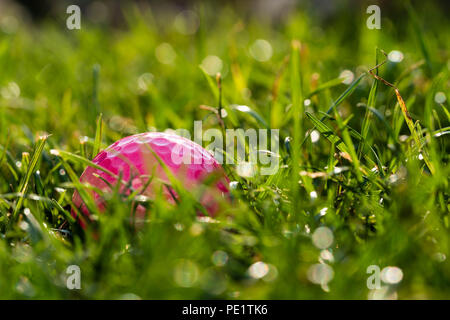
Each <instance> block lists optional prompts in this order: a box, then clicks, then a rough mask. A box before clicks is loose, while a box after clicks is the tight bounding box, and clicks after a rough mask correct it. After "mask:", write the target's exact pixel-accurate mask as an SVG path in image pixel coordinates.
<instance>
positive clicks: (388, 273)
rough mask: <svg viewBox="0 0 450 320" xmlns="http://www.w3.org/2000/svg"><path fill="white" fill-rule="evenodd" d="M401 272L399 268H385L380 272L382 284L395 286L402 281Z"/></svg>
mask: <svg viewBox="0 0 450 320" xmlns="http://www.w3.org/2000/svg"><path fill="white" fill-rule="evenodd" d="M402 279H403V271H402V269H400V268H399V267H391V266H389V267H385V268H383V270H381V280H383V282H384V283H388V284H396V283H399V282H400V281H402Z"/></svg>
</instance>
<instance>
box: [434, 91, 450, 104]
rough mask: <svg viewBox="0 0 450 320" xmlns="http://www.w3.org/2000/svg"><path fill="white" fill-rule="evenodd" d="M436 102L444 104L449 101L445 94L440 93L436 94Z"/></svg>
mask: <svg viewBox="0 0 450 320" xmlns="http://www.w3.org/2000/svg"><path fill="white" fill-rule="evenodd" d="M434 101H435V102H436V103H439V104H442V103H445V101H447V97H446V96H445V93H443V92H441V91H439V92H436V94H435V95H434Z"/></svg>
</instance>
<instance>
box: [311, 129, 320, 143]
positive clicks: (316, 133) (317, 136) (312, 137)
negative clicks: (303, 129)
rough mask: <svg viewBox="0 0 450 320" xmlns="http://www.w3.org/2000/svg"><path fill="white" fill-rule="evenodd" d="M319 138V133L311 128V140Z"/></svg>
mask: <svg viewBox="0 0 450 320" xmlns="http://www.w3.org/2000/svg"><path fill="white" fill-rule="evenodd" d="M319 139H320V133H319V131H317V130H313V131H312V132H311V142H312V143H316V142H317V141H319Z"/></svg>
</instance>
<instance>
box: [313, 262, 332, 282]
mask: <svg viewBox="0 0 450 320" xmlns="http://www.w3.org/2000/svg"><path fill="white" fill-rule="evenodd" d="M307 277H308V280H309V281H311V282H312V283H314V284H319V285H326V284H327V283H328V282H330V281H331V280H333V278H334V271H333V268H332V267H330V266H329V265H327V264H325V263H316V264H313V265H312V266H311V267H309V269H308V273H307Z"/></svg>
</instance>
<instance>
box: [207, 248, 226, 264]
mask: <svg viewBox="0 0 450 320" xmlns="http://www.w3.org/2000/svg"><path fill="white" fill-rule="evenodd" d="M211 260H212V262H213V263H214V265H216V266H218V267H223V266H224V265H225V264H226V263H227V261H228V254H227V253H226V252H225V251H222V250H217V251H215V252H214V253H213V255H212V257H211Z"/></svg>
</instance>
